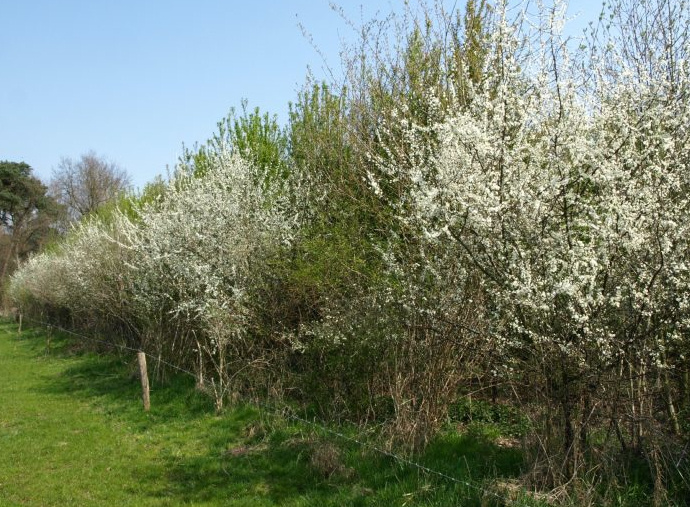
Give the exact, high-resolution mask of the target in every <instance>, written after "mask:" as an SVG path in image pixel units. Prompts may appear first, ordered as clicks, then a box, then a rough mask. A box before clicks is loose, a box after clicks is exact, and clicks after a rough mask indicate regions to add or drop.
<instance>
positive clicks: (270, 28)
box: [0, 0, 600, 188]
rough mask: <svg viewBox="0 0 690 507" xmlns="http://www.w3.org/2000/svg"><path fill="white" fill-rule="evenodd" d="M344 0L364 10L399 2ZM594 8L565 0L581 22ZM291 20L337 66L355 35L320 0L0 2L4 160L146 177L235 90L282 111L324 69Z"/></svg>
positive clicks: (189, 141)
mask: <svg viewBox="0 0 690 507" xmlns="http://www.w3.org/2000/svg"><path fill="white" fill-rule="evenodd" d="M338 3H339V5H341V6H342V7H343V8H344V9H345V11H346V12H347V13H348V15H349V16H351V17H352V18H354V19H355V20H359V19H361V18H362V17H363V18H364V19H369V18H371V17H373V16H374V15H375V14H376V13H377V12H380V13H385V12H389V11H390V9H391V8H400V5H402V0H397V1H396V0H367V1H366V2H365V1H363V0H362V1H359V0H358V1H351V0H341V1H340V2H338ZM446 3H447V4H448V5H449V6H453V5H454V4H455V3H457V4H458V5H459V6H463V5H464V2H463V1H462V0H458V1H457V2H455V1H448V2H446ZM361 4H364V6H361ZM599 11H600V1H599V0H571V6H570V10H569V12H571V13H573V14H576V13H580V14H579V17H578V19H577V21H576V25H578V26H579V25H584V22H585V21H587V20H593V19H596V17H597V16H598V13H599ZM299 23H301V24H302V25H303V26H304V27H305V28H306V29H307V30H308V31H309V32H310V33H311V35H312V37H313V41H314V44H315V45H316V46H317V47H318V48H319V50H320V52H321V54H322V55H323V56H325V58H326V60H327V62H328V64H329V65H330V66H331V67H333V68H334V69H336V70H337V69H338V68H339V63H338V62H339V51H340V48H341V41H342V40H351V39H352V38H353V33H352V30H351V29H350V28H348V27H347V26H346V24H345V23H344V22H343V20H342V19H341V17H340V16H339V15H338V14H336V13H335V12H334V11H333V10H332V9H331V8H330V7H329V2H328V1H327V0H243V1H238V0H0V76H2V77H1V79H0V160H11V161H16V162H19V161H24V162H27V163H28V164H29V165H31V166H32V167H33V168H34V172H35V174H36V175H37V176H39V177H40V178H41V179H43V180H44V181H46V182H47V181H48V180H49V179H50V175H51V171H52V170H53V169H54V168H56V167H57V165H58V164H59V162H60V159H61V158H62V157H71V158H78V157H79V156H80V155H81V154H82V153H86V152H87V151H90V150H94V151H95V152H96V153H97V154H99V155H101V156H103V157H105V158H107V159H108V160H110V161H113V162H116V163H118V164H119V165H120V166H121V167H123V168H124V169H126V170H127V171H128V172H129V173H130V174H131V175H132V179H133V183H134V185H135V186H136V187H139V188H141V187H143V185H144V184H145V183H146V182H149V181H151V180H152V179H153V178H154V177H155V176H156V175H157V174H165V173H166V166H170V167H172V166H174V165H175V163H176V161H177V158H178V156H179V155H180V154H181V152H182V145H183V143H184V144H185V145H187V146H191V145H193V144H194V143H195V142H203V141H205V140H206V139H208V138H209V137H210V136H211V135H212V134H213V132H214V131H215V128H216V123H217V122H218V121H219V120H221V119H222V118H223V117H225V116H226V115H227V113H228V112H229V110H230V108H231V107H236V108H239V106H240V103H241V100H242V99H243V98H244V99H247V100H248V101H249V106H250V107H254V106H258V107H260V108H261V110H262V111H266V112H269V113H271V114H277V115H278V117H279V120H280V121H281V122H284V121H285V120H286V117H287V109H288V103H289V102H290V101H294V100H295V97H296V96H297V91H298V90H299V89H300V87H301V86H302V84H303V83H304V82H305V77H306V74H307V67H308V66H309V67H311V69H312V73H313V74H314V75H315V76H316V77H317V78H319V79H321V78H327V77H328V76H327V73H326V69H325V67H324V63H323V59H322V57H321V56H320V55H319V54H318V53H317V52H316V50H315V49H314V48H313V46H312V45H311V44H310V42H309V40H308V39H307V38H305V36H304V35H303V33H302V31H301V30H300V28H299V26H298V24H299Z"/></svg>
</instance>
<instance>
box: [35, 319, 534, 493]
mask: <svg viewBox="0 0 690 507" xmlns="http://www.w3.org/2000/svg"><path fill="white" fill-rule="evenodd" d="M23 319H24V321H25V322H31V323H33V324H36V325H38V326H40V327H44V328H46V329H47V330H49V331H50V330H53V329H55V330H58V331H60V332H62V333H65V334H67V335H70V336H73V337H75V338H78V339H81V340H86V341H90V342H93V343H100V344H103V345H106V346H108V347H113V348H116V349H119V350H127V351H131V352H135V353H138V352H143V353H144V355H146V357H148V358H150V359H151V360H153V361H156V362H158V363H159V364H163V365H165V366H168V367H169V368H172V369H174V370H176V371H179V372H180V373H184V374H186V375H190V376H191V377H193V378H196V373H194V372H192V371H190V370H187V369H186V368H182V367H181V366H178V365H176V364H174V363H171V362H169V361H166V360H165V359H163V358H161V357H157V356H154V355H152V354H149V353H148V352H146V351H143V350H141V349H137V348H134V347H130V346H128V345H124V344H121V343H115V342H111V341H108V340H103V339H99V338H95V337H92V336H86V335H84V334H81V333H77V332H75V331H72V330H70V329H66V328H63V327H61V326H57V325H55V324H51V323H49V322H44V321H41V320H37V319H34V318H27V317H23ZM252 404H254V405H255V406H256V407H258V408H259V409H261V410H263V411H264V412H266V413H267V414H268V415H270V416H271V417H275V418H277V419H288V420H293V421H296V422H299V423H302V424H306V425H307V426H310V427H312V428H315V429H317V430H320V431H322V432H323V433H325V434H329V435H332V436H334V437H337V438H338V439H341V440H343V441H346V442H350V443H352V444H355V445H357V446H359V447H361V448H363V449H368V450H370V451H373V452H375V453H377V454H380V455H382V456H386V457H388V458H390V459H393V460H394V461H397V462H398V463H400V464H402V465H405V466H408V467H412V468H416V469H417V470H420V471H422V472H424V473H426V474H428V475H432V476H436V477H439V478H441V479H444V480H446V481H449V482H452V483H454V484H457V485H460V486H465V487H467V488H469V489H472V490H474V491H476V492H478V493H482V494H484V495H485V496H491V497H493V498H495V499H496V500H500V501H501V502H503V504H504V505H516V506H521V505H527V504H524V503H522V502H518V501H517V500H515V499H512V498H508V497H507V496H504V495H501V494H499V493H498V492H496V491H494V490H489V489H486V488H485V487H482V486H481V485H479V484H476V483H473V482H470V481H466V480H462V479H459V478H457V477H453V476H452V475H449V474H447V473H444V472H441V471H439V470H435V469H433V468H429V467H427V466H425V465H422V464H421V463H418V462H416V461H413V460H411V459H409V458H406V457H404V456H401V455H398V454H395V453H393V452H391V451H388V450H386V449H383V448H381V447H379V446H376V445H373V444H371V443H369V442H366V441H365V440H364V439H362V438H354V437H351V436H348V435H345V434H344V433H342V432H339V431H336V430H334V429H332V428H329V427H328V426H327V425H326V424H325V423H322V422H318V421H316V420H310V419H307V418H304V417H300V416H299V415H297V414H295V413H294V411H293V410H292V409H291V408H290V407H283V408H282V409H277V408H275V407H270V406H268V405H265V404H263V403H260V402H256V401H253V402H252Z"/></svg>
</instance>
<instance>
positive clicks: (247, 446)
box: [0, 321, 525, 506]
mask: <svg viewBox="0 0 690 507" xmlns="http://www.w3.org/2000/svg"><path fill="white" fill-rule="evenodd" d="M51 345H52V346H51V351H50V353H48V352H47V350H46V337H45V333H44V332H43V331H42V330H40V329H36V328H34V329H29V330H25V331H24V332H22V334H21V335H19V334H18V333H17V328H16V325H15V324H14V323H10V322H8V321H2V322H0V379H1V382H0V506H15V505H17V506H19V505H22V506H25V505H30V506H51V505H54V506H69V505H73V506H91V505H93V506H96V505H98V506H102V505H116V506H126V505H133V506H134V505H136V506H148V505H151V506H163V505H170V506H173V505H198V506H202V505H203V506H210V505H232V506H272V505H286V506H307V505H309V506H324V505H333V506H336V505H337V506H343V505H352V506H356V505H380V506H395V505H398V506H408V505H430V506H431V505H437V506H447V505H493V504H494V503H492V502H489V500H488V498H491V497H490V496H489V497H486V493H483V492H482V491H481V489H482V488H483V487H486V485H487V484H488V483H489V482H490V481H491V480H492V479H495V478H501V479H510V478H511V477H515V476H517V475H518V474H519V466H520V453H519V451H518V450H516V449H511V448H505V447H500V446H497V445H495V444H493V443H492V442H491V440H490V439H488V438H484V437H482V435H481V434H474V435H473V436H467V435H465V436H463V435H460V434H458V433H456V432H450V431H449V432H448V433H447V434H445V435H443V436H441V437H439V439H438V440H437V441H436V442H434V443H433V444H432V445H431V446H430V447H429V449H428V451H427V452H426V453H425V455H424V456H419V457H417V458H415V459H417V460H418V461H419V462H420V463H422V464H424V465H426V466H428V467H430V468H433V469H435V470H439V471H441V472H443V473H445V474H448V475H450V476H452V477H454V478H457V479H458V480H459V481H460V482H454V481H451V480H449V479H445V478H442V477H440V476H436V475H434V474H429V473H427V472H424V471H422V470H420V469H418V468H415V467H413V466H410V465H406V464H404V463H401V462H399V461H397V460H395V459H393V458H390V457H387V456H384V455H382V454H380V453H377V452H376V451H374V450H372V449H370V448H367V447H363V446H360V445H357V444H355V443H353V442H349V441H347V440H343V439H339V438H337V437H334V436H333V435H331V434H328V433H326V432H324V431H322V430H319V429H317V428H315V427H313V426H310V425H306V424H303V423H302V424H300V423H297V422H294V421H285V420H284V419H282V418H280V417H278V416H276V415H275V414H270V413H269V412H267V411H265V410H259V409H257V408H255V407H251V406H236V407H232V408H230V409H228V410H226V411H225V412H223V413H222V414H220V415H218V414H216V413H215V412H214V410H213V404H212V403H211V401H210V400H209V399H207V398H206V397H205V396H204V395H202V394H200V393H198V392H197V391H195V390H194V388H193V387H194V386H193V379H192V378H190V377H186V376H184V375H181V376H179V377H178V378H174V379H172V380H171V381H170V382H168V383H167V384H166V385H158V384H157V383H155V382H154V383H153V385H152V392H151V401H152V408H151V411H150V412H149V413H145V412H144V411H143V410H142V405H141V400H140V388H139V382H138V379H137V378H136V376H135V375H134V371H135V357H134V355H133V354H130V355H127V356H125V355H121V356H117V355H112V354H107V355H96V354H94V353H87V352H84V351H83V349H82V348H81V347H79V346H78V342H75V341H74V340H73V339H72V340H69V339H67V338H65V337H64V336H63V337H60V336H55V337H54V338H53V340H52V344H51ZM463 482H464V483H468V482H469V483H471V486H468V485H467V484H463ZM520 504H523V505H524V504H525V503H524V502H520Z"/></svg>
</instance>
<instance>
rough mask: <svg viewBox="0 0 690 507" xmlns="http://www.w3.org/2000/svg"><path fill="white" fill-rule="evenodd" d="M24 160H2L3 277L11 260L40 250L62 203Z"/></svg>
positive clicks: (50, 231)
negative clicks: (47, 193) (48, 190)
mask: <svg viewBox="0 0 690 507" xmlns="http://www.w3.org/2000/svg"><path fill="white" fill-rule="evenodd" d="M31 171H32V170H31V167H30V166H29V165H28V164H26V163H24V162H8V161H2V162H0V223H1V224H2V247H3V256H2V271H1V272H0V279H4V278H5V276H6V275H7V273H8V271H9V270H10V267H11V264H12V260H13V259H15V260H17V261H18V260H19V259H21V258H22V257H24V256H26V255H27V254H28V253H29V252H33V251H36V250H38V249H39V248H40V247H41V246H42V245H43V244H45V243H46V242H47V241H48V240H49V239H50V238H52V237H53V235H54V233H55V229H54V228H53V225H54V224H55V221H56V219H57V218H58V216H59V214H60V211H61V210H60V207H59V206H58V204H57V203H56V202H55V200H54V199H52V198H51V197H49V196H47V195H46V190H47V189H46V186H45V185H44V184H43V183H41V181H40V180H39V179H38V178H36V177H35V176H33V175H32V173H31Z"/></svg>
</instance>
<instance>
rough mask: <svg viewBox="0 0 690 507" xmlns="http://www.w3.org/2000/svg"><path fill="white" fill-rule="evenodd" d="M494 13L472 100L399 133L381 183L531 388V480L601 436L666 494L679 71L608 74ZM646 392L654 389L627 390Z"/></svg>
mask: <svg viewBox="0 0 690 507" xmlns="http://www.w3.org/2000/svg"><path fill="white" fill-rule="evenodd" d="M506 12H507V11H505V10H504V11H500V10H499V12H498V14H499V16H498V18H497V23H496V26H495V30H494V32H493V34H492V38H491V44H492V50H491V51H490V52H489V55H490V57H489V58H488V60H487V65H486V67H485V68H484V70H483V75H484V76H485V78H484V80H483V81H482V82H481V83H480V84H479V85H478V86H476V87H474V89H473V93H472V98H471V100H469V101H468V103H467V104H466V105H462V106H461V107H458V108H457V109H456V110H455V111H454V112H453V113H452V114H450V115H448V116H447V117H446V118H445V119H443V120H442V121H439V122H437V123H436V124H434V125H432V126H428V125H424V124H422V125H419V124H414V123H412V124H410V123H409V122H407V121H406V120H405V119H403V122H402V127H401V126H400V125H396V126H395V127H393V128H394V129H401V128H402V129H403V130H405V131H406V132H407V137H408V138H409V139H411V140H412V141H413V142H412V143H411V148H410V152H411V153H408V160H412V161H414V163H413V164H410V165H405V164H399V163H395V159H393V163H391V161H390V160H387V159H385V158H384V159H382V161H381V163H380V171H381V174H382V177H381V180H383V181H391V180H392V181H406V182H409V183H410V187H409V191H408V192H406V193H405V194H404V195H403V196H402V197H403V198H402V199H401V200H400V205H399V206H398V208H397V220H398V221H399V222H400V223H402V224H405V225H406V226H408V227H410V228H411V229H412V230H417V231H418V234H417V236H416V240H417V242H418V244H419V245H420V251H421V252H423V254H422V255H420V256H418V257H417V259H418V262H419V263H420V265H422V266H424V267H425V270H426V271H428V272H430V273H435V274H436V276H438V277H439V278H445V277H449V276H452V275H453V274H455V273H457V272H458V270H465V275H464V276H476V277H478V279H479V282H478V283H479V285H480V286H481V287H483V291H482V293H483V294H485V295H486V296H487V300H486V303H485V311H486V312H488V313H489V314H490V336H491V337H492V338H491V339H492V340H493V341H494V344H495V347H496V350H497V353H498V354H500V356H501V358H502V365H501V368H500V371H499V372H498V373H499V374H500V375H501V376H502V378H503V379H504V380H505V381H506V382H509V383H510V384H512V385H515V383H516V382H519V383H522V384H527V385H531V386H534V391H532V392H531V393H530V394H528V393H523V395H524V396H525V398H523V399H525V400H526V401H535V400H538V402H539V406H540V407H541V408H542V409H543V411H542V412H541V414H538V416H539V417H541V418H543V419H541V423H539V424H541V426H540V427H541V430H540V434H538V439H536V440H535V444H538V446H539V449H537V452H538V455H539V456H540V457H538V458H535V461H540V460H542V459H543V460H544V461H543V462H546V463H551V465H550V466H549V467H548V469H547V470H545V472H546V477H543V478H542V480H544V481H545V483H546V484H548V485H551V486H554V485H558V484H563V483H565V482H567V481H569V480H570V479H571V478H573V477H577V476H578V474H579V473H580V472H581V467H585V466H587V465H585V464H583V463H584V461H583V453H584V452H585V451H588V450H590V431H591V430H592V428H594V427H597V426H601V425H604V426H605V425H607V424H609V425H610V427H611V428H614V429H615V434H616V435H617V437H616V438H617V439H618V442H617V443H618V444H620V446H621V447H622V448H623V449H629V448H634V449H637V450H638V451H639V452H641V453H643V454H644V455H645V456H646V457H647V459H648V460H649V463H650V470H651V474H652V475H653V476H654V477H655V480H656V481H657V483H656V487H657V491H661V490H663V487H664V486H663V484H662V483H663V477H668V476H669V475H673V473H674V471H673V470H662V468H663V466H664V465H663V464H662V459H661V458H660V455H661V454H662V453H663V452H664V451H669V449H668V448H666V447H665V444H664V442H663V441H664V439H663V438H660V437H659V435H661V434H666V435H667V436H668V435H673V434H674V433H675V434H677V433H678V419H677V415H676V412H677V410H676V406H675V405H676V404H677V401H676V400H677V395H674V389H673V387H672V386H671V384H670V381H669V380H668V379H669V376H668V374H669V372H672V371H673V369H674V367H676V366H681V365H682V367H683V368H685V369H686V368H687V363H686V360H685V359H684V356H683V355H682V354H679V353H677V351H679V350H680V349H679V348H682V347H683V345H682V344H683V342H684V338H683V336H686V335H687V332H688V328H687V323H688V321H687V317H688V306H687V303H686V300H687V292H688V288H689V287H688V285H687V284H688V281H690V279H689V278H688V271H687V251H688V250H687V246H688V244H687V233H688V227H689V225H688V224H689V223H690V214H689V213H688V212H689V211H690V208H689V204H690V202H689V201H688V199H687V197H686V196H687V191H688V190H689V189H690V187H689V183H690V173H689V172H688V166H687V164H688V161H689V160H690V157H689V155H690V151H689V150H690V143H688V141H689V140H690V139H689V138H688V128H687V125H688V121H689V120H690V117H689V114H690V113H689V110H688V101H687V95H686V94H687V91H688V85H689V84H690V83H689V81H688V77H690V76H688V68H687V66H686V65H685V64H684V63H683V64H681V65H676V66H675V67H673V72H667V71H668V70H669V69H670V68H671V66H672V63H673V62H670V61H669V60H667V59H666V60H665V59H664V58H663V57H661V58H660V59H659V60H658V61H655V62H649V63H650V67H649V68H644V66H642V68H639V67H637V68H632V67H631V62H629V61H627V60H626V58H625V55H623V54H622V53H616V51H615V48H610V47H609V48H608V51H609V52H608V53H607V55H606V59H605V61H604V60H603V59H590V60H577V59H571V55H569V54H568V53H567V52H566V51H565V50H564V48H565V47H567V45H566V44H565V43H564V42H563V41H561V40H560V39H559V38H558V34H557V33H555V32H554V28H553V27H554V25H555V24H557V23H558V18H557V17H554V16H549V17H546V18H545V19H542V20H537V22H536V26H537V27H538V28H539V30H535V31H533V32H528V33H527V34H526V35H521V34H523V33H524V30H525V28H526V27H527V26H528V23H526V22H523V21H521V22H520V23H517V24H516V23H510V22H508V21H507V20H506V17H505V14H506ZM501 15H502V16H501ZM540 23H541V25H540ZM545 34H546V35H545ZM523 37H524V38H523ZM535 41H536V45H535ZM686 42H687V41H686ZM687 49H688V48H687V47H685V49H683V50H681V51H687ZM595 56H596V54H595ZM583 69H584V70H583ZM428 101H429V103H430V104H432V105H433V104H434V103H435V101H437V99H436V98H435V97H434V96H433V95H430V96H429V98H428ZM405 126H406V128H405ZM430 131H431V132H432V133H433V135H431V136H430V135H429V132H430ZM430 137H431V138H432V139H436V140H438V145H437V147H432V148H433V149H429V144H428V142H426V141H424V140H426V139H429V138H430ZM393 149H394V148H393ZM415 154H416V155H415ZM398 159H399V157H398ZM371 185H372V188H373V189H374V190H375V191H377V192H378V188H379V187H380V183H379V180H377V179H373V181H372V183H371ZM429 254H431V255H429ZM449 259H454V262H448V260H449ZM398 264H399V261H398V260H397V259H396V262H394V263H391V269H398ZM458 266H459V267H460V268H458ZM449 270H450V271H449ZM461 278H462V277H461ZM406 282H407V283H410V282H411V280H410V279H409V278H407V279H406ZM457 288H458V291H459V292H458V295H460V294H462V292H461V291H462V288H463V285H462V284H459V285H458V287H457ZM439 320H440V319H439ZM487 338H489V337H488V336H487ZM671 351H674V353H671ZM647 378H656V379H659V380H658V381H656V382H651V383H650V382H648V381H646V380H642V381H640V382H635V381H632V382H631V381H629V380H628V379H638V380H640V379H647ZM664 379H666V380H664ZM652 393H653V394H652ZM650 396H653V397H654V398H653V399H654V400H655V401H652V399H651V398H650ZM614 400H615V401H614ZM660 400H664V401H660ZM642 413H644V415H642ZM554 422H555V424H554ZM612 434H613V433H609V435H612ZM643 435H644V436H643ZM653 435H656V436H653ZM543 453H545V456H544V455H543ZM675 454H677V453H675ZM556 455H557V456H558V460H557V462H558V463H562V466H554V465H553V463H554V462H553V457H554V456H556ZM675 458H678V456H677V455H676V456H675ZM667 463H668V462H667ZM667 474H668V475H667Z"/></svg>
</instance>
